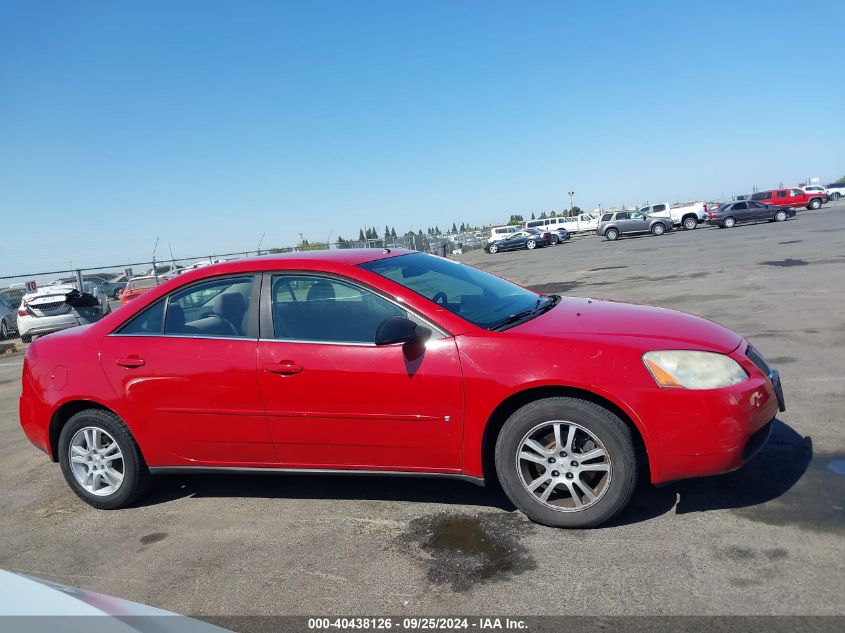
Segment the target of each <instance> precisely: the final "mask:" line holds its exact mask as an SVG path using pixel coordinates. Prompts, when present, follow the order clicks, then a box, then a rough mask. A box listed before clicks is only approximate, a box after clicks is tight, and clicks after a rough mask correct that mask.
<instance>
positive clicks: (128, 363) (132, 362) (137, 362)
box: [114, 358, 144, 368]
mask: <svg viewBox="0 0 845 633" xmlns="http://www.w3.org/2000/svg"><path fill="white" fill-rule="evenodd" d="M114 364H115V365H120V366H121V367H129V368H134V367H143V366H144V359H143V358H118V359H117V360H116V361H114Z"/></svg>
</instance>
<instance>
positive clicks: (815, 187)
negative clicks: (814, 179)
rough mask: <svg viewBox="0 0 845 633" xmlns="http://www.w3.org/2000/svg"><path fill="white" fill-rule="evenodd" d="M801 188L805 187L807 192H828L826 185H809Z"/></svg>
mask: <svg viewBox="0 0 845 633" xmlns="http://www.w3.org/2000/svg"><path fill="white" fill-rule="evenodd" d="M801 189H803V190H804V191H806V192H807V193H823V194H827V193H828V191H827V189H826V188H825V187H820V186H819V185H807V186H806V187H801Z"/></svg>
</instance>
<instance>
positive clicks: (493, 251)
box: [487, 244, 499, 253]
mask: <svg viewBox="0 0 845 633" xmlns="http://www.w3.org/2000/svg"><path fill="white" fill-rule="evenodd" d="M487 250H488V251H490V252H491V253H498V252H499V247H498V246H496V245H495V244H491V245H490V246H489V247H488V249H487Z"/></svg>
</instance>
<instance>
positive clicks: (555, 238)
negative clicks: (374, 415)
mask: <svg viewBox="0 0 845 633" xmlns="http://www.w3.org/2000/svg"><path fill="white" fill-rule="evenodd" d="M549 241H550V242H551V245H552V246H557V245H558V244H559V243H560V236H558V235H555V234H554V233H552V235H551V237H550V238H549Z"/></svg>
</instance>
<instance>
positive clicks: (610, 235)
mask: <svg viewBox="0 0 845 633" xmlns="http://www.w3.org/2000/svg"><path fill="white" fill-rule="evenodd" d="M604 236H605V237H606V238H607V239H608V240H610V241H611V242H612V241H614V240H616V239H618V238H619V231H617V230H616V229H607V231H605V232H604Z"/></svg>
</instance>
